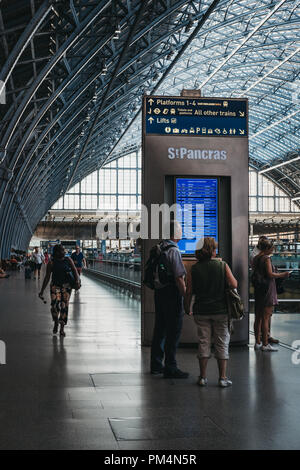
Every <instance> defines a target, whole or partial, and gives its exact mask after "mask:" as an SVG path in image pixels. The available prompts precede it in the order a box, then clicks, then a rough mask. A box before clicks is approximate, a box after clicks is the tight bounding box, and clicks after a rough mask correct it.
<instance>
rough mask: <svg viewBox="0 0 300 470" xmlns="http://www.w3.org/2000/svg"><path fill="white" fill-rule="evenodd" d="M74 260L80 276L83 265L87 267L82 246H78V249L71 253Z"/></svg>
mask: <svg viewBox="0 0 300 470" xmlns="http://www.w3.org/2000/svg"><path fill="white" fill-rule="evenodd" d="M71 258H72V260H73V261H74V264H75V268H76V269H77V272H78V274H79V276H80V274H81V272H82V266H84V267H85V268H86V262H85V257H84V256H83V253H82V251H81V250H80V246H78V245H77V246H76V251H74V253H72V255H71Z"/></svg>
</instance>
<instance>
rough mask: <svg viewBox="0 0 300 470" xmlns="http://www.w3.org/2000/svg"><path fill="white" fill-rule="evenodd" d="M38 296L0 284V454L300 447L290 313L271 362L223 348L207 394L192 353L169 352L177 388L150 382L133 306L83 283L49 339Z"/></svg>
mask: <svg viewBox="0 0 300 470" xmlns="http://www.w3.org/2000/svg"><path fill="white" fill-rule="evenodd" d="M38 291H39V281H37V280H36V281H34V280H27V281H25V280H24V273H23V272H20V273H13V274H12V276H11V277H10V278H9V279H3V280H2V279H1V280H0V298H1V314H0V340H2V341H5V343H6V348H7V364H6V365H1V366H0V384H1V386H0V420H1V428H0V449H105V450H118V449H121V450H131V449H134V450H136V449H147V450H160V449H163V450H180V449H182V450H200V449H299V448H300V434H299V423H300V408H299V387H300V365H298V366H297V365H294V364H293V363H292V361H291V355H292V353H293V351H292V350H291V349H290V347H289V345H290V344H291V343H292V341H294V340H296V339H298V338H299V339H300V316H299V315H297V314H293V315H275V316H274V319H273V328H274V335H275V334H278V335H279V336H280V339H281V341H283V343H285V344H284V346H280V348H279V352H277V353H272V354H268V353H261V352H255V351H254V350H253V347H252V346H251V347H250V348H245V347H244V348H232V351H231V359H230V365H229V376H230V377H231V378H232V380H233V386H232V388H230V389H219V388H218V387H217V367H216V363H215V361H214V359H212V360H211V364H210V367H209V376H208V379H209V385H208V387H207V388H200V387H198V386H197V385H196V379H197V376H198V364H197V360H196V350H195V349H179V351H178V363H179V366H180V368H182V369H183V370H187V371H188V372H190V378H189V379H188V380H167V379H163V378H162V377H160V376H155V377H153V376H151V375H150V374H149V368H148V366H149V355H150V350H149V348H146V347H141V343H140V304H139V301H137V300H134V299H131V298H130V297H128V296H126V295H122V294H121V293H120V292H118V291H117V290H116V289H112V288H110V287H108V286H107V285H103V284H101V283H100V282H99V281H98V280H94V279H91V278H89V277H86V276H83V279H82V288H81V290H80V292H79V293H77V294H74V293H73V294H72V298H71V304H70V316H69V324H68V326H67V327H66V335H67V336H66V338H64V339H60V338H59V337H53V336H52V321H51V316H50V308H49V300H48V302H47V305H44V304H43V303H42V301H41V300H40V299H39V298H38V296H37V294H38ZM250 340H251V341H253V337H250Z"/></svg>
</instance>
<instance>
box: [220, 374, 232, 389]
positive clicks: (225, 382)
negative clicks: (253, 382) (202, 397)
mask: <svg viewBox="0 0 300 470" xmlns="http://www.w3.org/2000/svg"><path fill="white" fill-rule="evenodd" d="M231 385H232V381H231V380H229V379H227V377H226V379H219V387H221V388H226V387H231Z"/></svg>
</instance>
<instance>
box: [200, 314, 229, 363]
mask: <svg viewBox="0 0 300 470" xmlns="http://www.w3.org/2000/svg"><path fill="white" fill-rule="evenodd" d="M194 321H195V323H196V325H197V330H198V339H199V348H198V358H199V359H204V358H209V357H211V345H212V343H213V344H214V347H215V358H216V359H228V358H229V353H228V350H229V341H230V332H229V329H228V316H227V315H205V316H204V315H194Z"/></svg>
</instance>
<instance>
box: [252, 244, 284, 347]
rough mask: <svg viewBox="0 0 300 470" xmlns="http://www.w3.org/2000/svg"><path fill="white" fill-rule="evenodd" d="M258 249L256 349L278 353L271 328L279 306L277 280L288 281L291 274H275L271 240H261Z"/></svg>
mask: <svg viewBox="0 0 300 470" xmlns="http://www.w3.org/2000/svg"><path fill="white" fill-rule="evenodd" d="M258 248H259V250H260V252H259V254H258V255H256V256H255V258H254V259H253V263H252V269H253V272H252V282H253V285H254V299H255V321H254V334H255V346H254V349H255V350H261V351H266V352H274V351H278V349H277V348H275V347H274V346H272V345H271V344H270V340H269V326H270V319H271V316H272V313H273V308H274V306H275V305H277V304H278V299H277V291H276V283H275V279H286V278H288V277H289V274H290V273H289V272H285V273H276V272H275V269H274V266H273V264H272V262H271V256H272V254H273V251H274V246H273V242H272V241H271V240H269V239H266V240H261V241H260V242H259V245H258ZM261 338H262V342H261Z"/></svg>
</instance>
